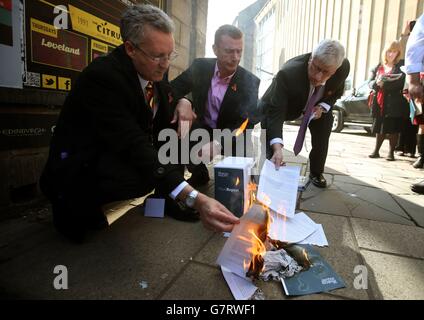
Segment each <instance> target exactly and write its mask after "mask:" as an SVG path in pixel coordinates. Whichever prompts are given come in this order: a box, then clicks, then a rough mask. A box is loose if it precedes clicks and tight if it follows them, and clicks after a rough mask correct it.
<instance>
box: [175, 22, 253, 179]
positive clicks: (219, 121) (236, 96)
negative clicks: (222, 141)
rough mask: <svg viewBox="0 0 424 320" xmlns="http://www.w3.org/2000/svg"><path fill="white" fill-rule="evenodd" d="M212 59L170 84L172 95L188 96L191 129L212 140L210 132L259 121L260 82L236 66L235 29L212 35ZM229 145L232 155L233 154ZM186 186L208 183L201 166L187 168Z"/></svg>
mask: <svg viewBox="0 0 424 320" xmlns="http://www.w3.org/2000/svg"><path fill="white" fill-rule="evenodd" d="M213 51H214V53H215V55H216V59H208V58H200V59H195V60H194V61H193V63H192V65H191V66H190V67H189V69H187V70H186V71H185V72H183V73H182V74H181V75H180V76H178V77H177V78H176V79H175V80H173V81H171V86H172V87H173V90H174V95H175V96H176V97H177V98H179V97H184V96H185V95H187V94H189V93H191V95H192V100H193V108H194V111H195V112H196V114H197V120H196V122H195V123H194V124H193V127H192V129H193V130H194V129H198V128H204V129H206V130H208V131H209V132H210V134H211V137H212V130H213V129H221V130H223V129H230V130H231V131H234V130H236V129H238V128H240V126H241V125H242V124H243V123H244V122H245V121H246V120H247V119H249V124H248V126H247V128H253V126H254V125H255V124H256V123H258V122H259V121H260V117H261V114H260V112H259V110H258V109H257V100H258V89H259V83H260V80H259V78H257V77H256V76H255V75H253V74H252V73H251V72H249V71H247V70H246V69H244V68H242V67H240V66H239V63H240V59H241V56H242V52H243V34H242V32H241V31H240V30H239V29H238V28H237V27H235V26H232V25H223V26H221V27H220V28H219V29H218V30H217V31H216V33H215V43H214V45H213ZM234 145H235V144H234V143H233V154H234V153H235V149H234ZM188 168H189V170H190V171H191V172H192V178H190V179H189V181H188V182H189V183H190V184H191V185H193V186H200V185H203V184H206V183H207V182H208V181H209V175H208V171H207V168H206V166H205V165H204V164H200V165H198V166H194V165H190V166H188Z"/></svg>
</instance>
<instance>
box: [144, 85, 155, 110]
mask: <svg viewBox="0 0 424 320" xmlns="http://www.w3.org/2000/svg"><path fill="white" fill-rule="evenodd" d="M146 102H147V105H148V106H149V107H150V108H152V110H153V109H154V108H155V90H154V89H153V82H151V81H149V82H147V86H146Z"/></svg>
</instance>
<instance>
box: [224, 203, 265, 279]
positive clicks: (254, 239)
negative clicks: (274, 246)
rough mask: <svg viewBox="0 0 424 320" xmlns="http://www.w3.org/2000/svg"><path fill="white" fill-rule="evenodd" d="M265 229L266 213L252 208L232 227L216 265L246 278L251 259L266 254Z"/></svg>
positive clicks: (255, 207)
mask: <svg viewBox="0 0 424 320" xmlns="http://www.w3.org/2000/svg"><path fill="white" fill-rule="evenodd" d="M266 227H267V214H266V211H265V210H264V209H263V208H262V207H261V206H259V205H254V206H252V208H251V209H250V210H249V211H248V212H247V213H246V214H245V215H244V216H243V217H242V218H241V219H240V224H238V225H236V226H235V227H234V229H233V232H232V233H231V236H230V237H229V238H228V239H227V242H226V243H225V245H224V248H223V249H222V251H221V253H220V255H219V257H218V260H217V264H218V265H220V266H222V267H225V268H227V269H228V270H230V271H231V272H232V273H234V274H236V275H239V276H240V277H242V278H244V277H246V274H247V273H248V271H249V268H251V263H252V261H253V262H254V259H253V258H254V257H256V256H258V255H259V256H260V254H265V252H266V248H265V246H264V244H263V242H264V241H265V239H266V233H267V230H266ZM261 239H262V240H261ZM252 251H254V252H252ZM258 253H259V254H258Z"/></svg>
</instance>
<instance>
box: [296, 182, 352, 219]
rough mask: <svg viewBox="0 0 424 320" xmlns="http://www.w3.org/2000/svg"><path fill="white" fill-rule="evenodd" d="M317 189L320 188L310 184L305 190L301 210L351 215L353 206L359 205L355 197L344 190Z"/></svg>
mask: <svg viewBox="0 0 424 320" xmlns="http://www.w3.org/2000/svg"><path fill="white" fill-rule="evenodd" d="M316 189H318V188H316V187H314V186H309V187H308V189H307V190H306V192H303V194H302V198H301V203H300V208H299V209H300V210H301V211H305V212H308V211H313V212H320V213H327V214H331V215H338V216H345V217H350V216H351V213H350V212H351V210H352V208H355V207H357V206H358V205H359V204H358V201H357V200H356V199H355V198H352V197H350V196H348V195H347V194H345V193H343V192H340V191H336V190H334V191H333V190H325V191H323V190H322V189H318V190H316Z"/></svg>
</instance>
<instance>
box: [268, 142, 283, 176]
mask: <svg viewBox="0 0 424 320" xmlns="http://www.w3.org/2000/svg"><path fill="white" fill-rule="evenodd" d="M272 150H273V151H274V155H273V156H272V158H271V162H273V163H274V165H275V170H280V167H281V166H284V164H285V163H284V162H283V146H282V145H281V144H279V143H276V144H273V145H272Z"/></svg>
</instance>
